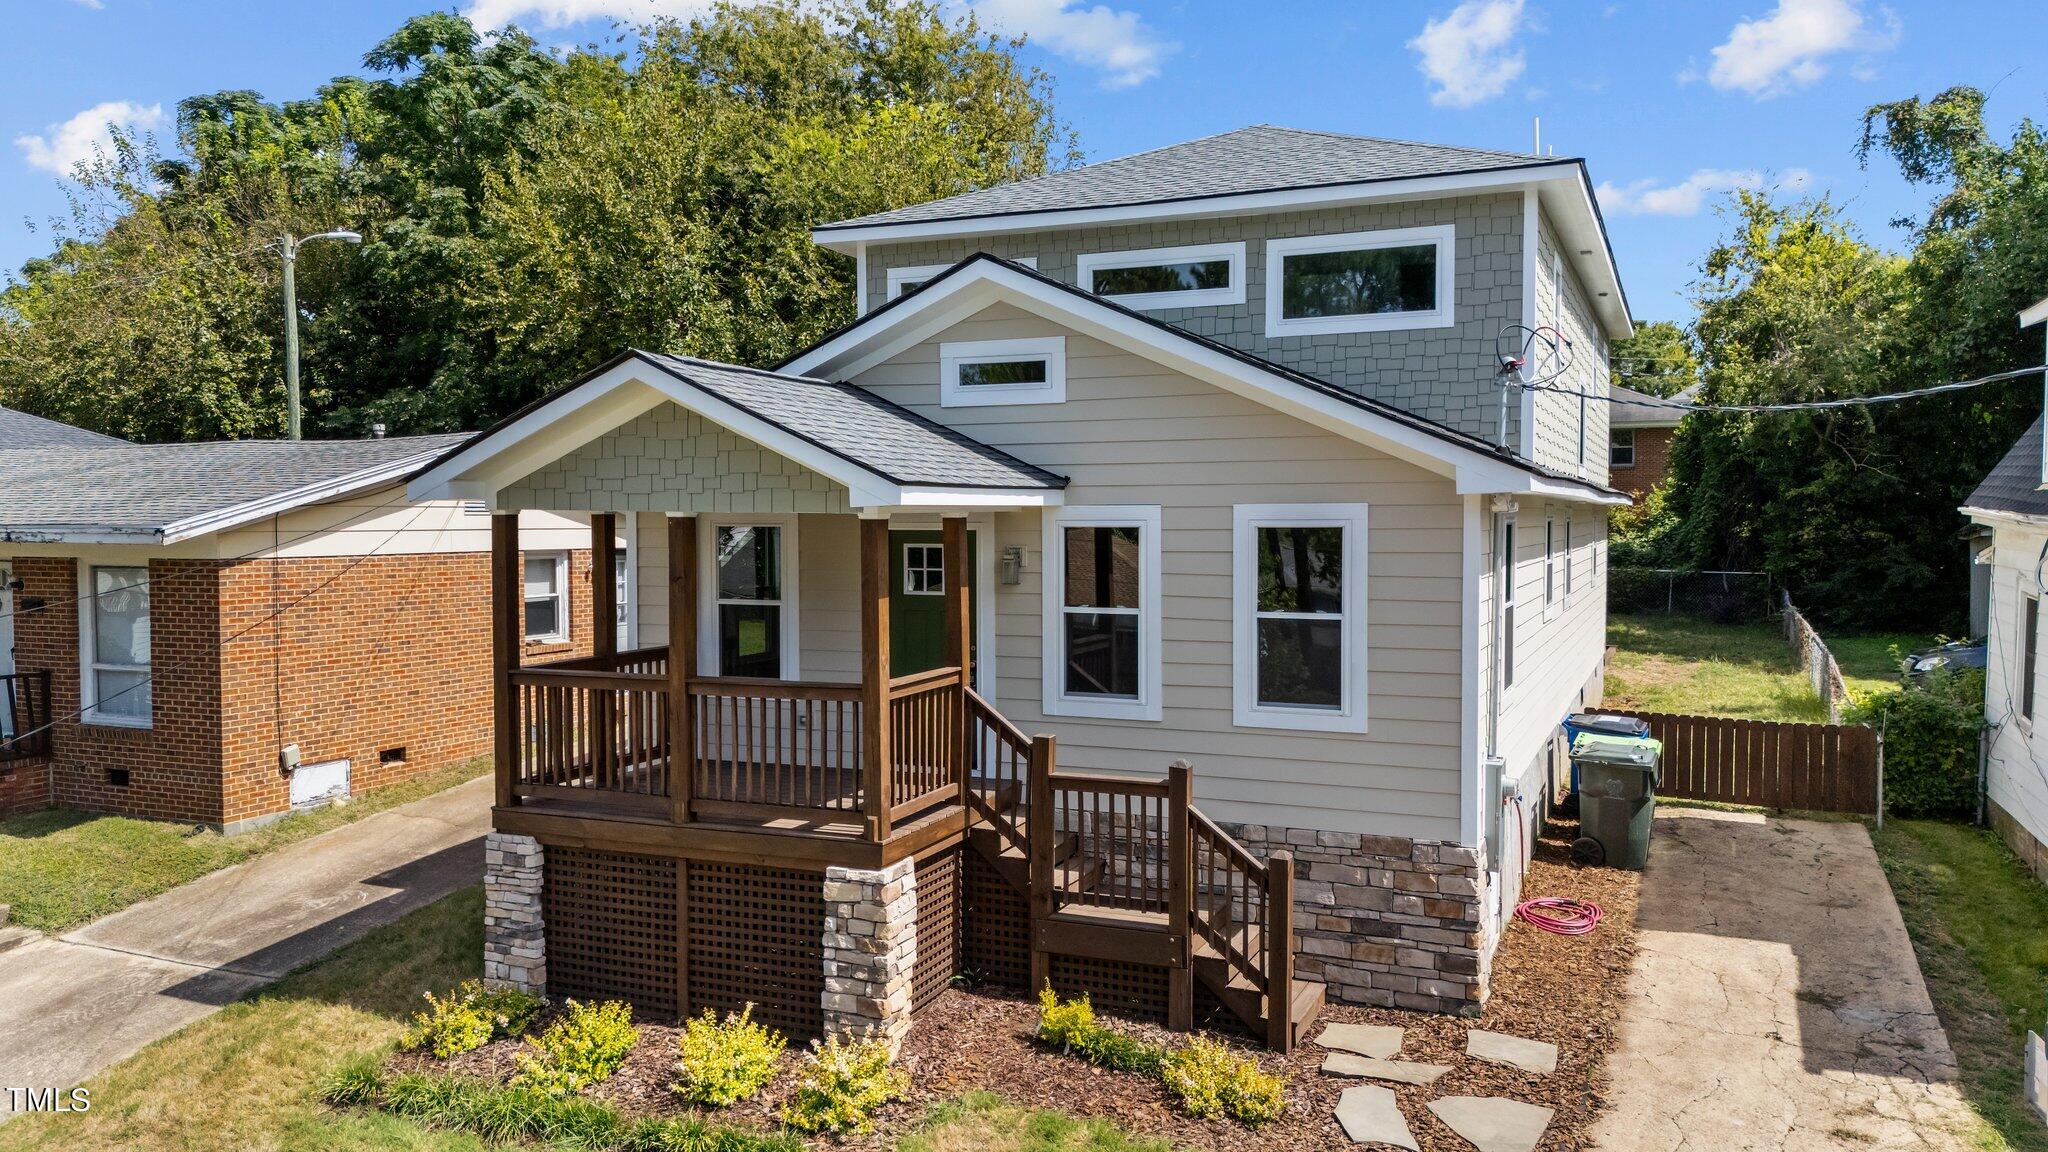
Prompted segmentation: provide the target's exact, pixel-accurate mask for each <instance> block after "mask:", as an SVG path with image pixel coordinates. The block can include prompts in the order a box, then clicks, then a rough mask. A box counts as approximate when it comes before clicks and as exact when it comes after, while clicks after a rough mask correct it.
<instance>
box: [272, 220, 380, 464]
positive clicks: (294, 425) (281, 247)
mask: <svg viewBox="0 0 2048 1152" xmlns="http://www.w3.org/2000/svg"><path fill="white" fill-rule="evenodd" d="M315 240H339V241H341V242H342V243H344V244H361V243H362V242H363V237H362V234H361V233H357V232H349V231H344V230H340V229H337V230H335V231H333V232H321V233H319V234H318V235H314V236H307V237H303V238H294V237H293V236H292V234H291V233H289V232H287V233H285V234H284V235H283V236H280V237H279V238H278V241H277V250H278V252H279V254H280V255H282V256H283V257H284V402H285V435H286V436H287V437H289V438H290V439H293V440H297V439H299V292H298V289H297V288H296V287H295V286H294V285H293V283H292V266H293V265H294V264H296V263H298V259H299V246H300V245H302V244H311V243H312V242H313V241H315Z"/></svg>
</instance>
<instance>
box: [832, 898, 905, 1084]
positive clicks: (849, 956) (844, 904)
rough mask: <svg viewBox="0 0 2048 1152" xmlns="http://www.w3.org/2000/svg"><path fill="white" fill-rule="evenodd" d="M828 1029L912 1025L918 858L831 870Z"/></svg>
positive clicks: (894, 1031)
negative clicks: (878, 866) (911, 1009)
mask: <svg viewBox="0 0 2048 1152" xmlns="http://www.w3.org/2000/svg"><path fill="white" fill-rule="evenodd" d="M824 945H825V994H824V1002H823V1006H824V1010H825V1035H827V1036H848V1035H864V1034H873V1035H879V1036H881V1037H883V1038H885V1039H887V1040H888V1042H889V1046H890V1048H891V1049H894V1048H895V1047H896V1046H897V1045H898V1044H900V1043H901V1042H902V1040H903V1036H904V1034H905V1033H906V1032H908V1031H910V1004H911V996H912V991H913V989H912V985H911V981H912V977H913V976H914V975H915V974H916V971H917V864H916V862H915V861H913V860H899V861H897V862H896V863H894V864H891V865H890V866H888V867H887V868H883V869H879V870H875V869H866V868H841V867H832V868H827V869H826V870H825V938H824Z"/></svg>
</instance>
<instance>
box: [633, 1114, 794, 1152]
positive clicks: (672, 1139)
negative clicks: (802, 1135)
mask: <svg viewBox="0 0 2048 1152" xmlns="http://www.w3.org/2000/svg"><path fill="white" fill-rule="evenodd" d="M803 1147H804V1142H803V1141H801V1140H799V1139H797V1138H796V1137H794V1136H791V1135H789V1134H788V1133H785V1132H778V1133H775V1134H773V1135H768V1134H765V1133H760V1132H749V1131H747V1130H745V1129H743V1128H728V1127H725V1126H724V1125H719V1124H706V1123H705V1122H704V1121H702V1120H699V1119H696V1118H695V1117H691V1116H682V1117H671V1118H669V1119H664V1120H656V1119H653V1118H651V1117H650V1118H648V1119H644V1120H640V1121H638V1122H637V1123H635V1124H634V1125H633V1126H632V1127H631V1128H628V1129H627V1130H626V1133H625V1135H624V1136H622V1137H621V1138H620V1140H619V1143H618V1148H619V1152H803Z"/></svg>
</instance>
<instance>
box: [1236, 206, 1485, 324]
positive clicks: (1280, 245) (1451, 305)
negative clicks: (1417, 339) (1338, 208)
mask: <svg viewBox="0 0 2048 1152" xmlns="http://www.w3.org/2000/svg"><path fill="white" fill-rule="evenodd" d="M1457 239H1458V237H1457V228H1456V226H1455V225H1451V224H1438V225H1432V226H1430V227H1427V228H1387V229H1382V230H1379V231H1373V232H1345V233H1342V234H1340V235H1335V236H1293V237H1289V238H1287V239H1284V240H1268V241H1267V242H1266V335H1267V336H1269V337H1274V336H1315V335H1321V334H1324V333H1330V332H1394V331H1401V330H1403V329H1409V328H1448V327H1450V326H1451V325H1452V324H1455V323H1456V322H1457V304H1456V299H1455V289H1456V286H1457V282H1458V276H1457V267H1456V265H1457V254H1458V243H1457ZM1424 243H1432V244H1435V245H1436V303H1437V306H1436V307H1435V308H1433V309H1431V310H1429V311H1427V312H1374V313H1369V314H1365V315H1359V316H1314V317H1302V318H1297V319H1293V320H1289V319H1287V318H1285V317H1283V316H1281V315H1280V304H1281V298H1282V295H1283V293H1282V291H1281V289H1282V287H1283V285H1282V284H1281V268H1282V265H1283V262H1284V261H1285V259H1286V258H1287V257H1289V256H1301V255H1305V254H1308V253H1315V252H1356V251H1363V250H1366V249H1371V248H1407V247H1412V246H1414V245H1417V244H1424Z"/></svg>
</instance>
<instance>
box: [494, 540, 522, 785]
mask: <svg viewBox="0 0 2048 1152" xmlns="http://www.w3.org/2000/svg"><path fill="white" fill-rule="evenodd" d="M519 581H520V574H519V514H518V513H517V512H497V513H493V514H492V515H491V729H492V734H493V736H494V738H495V742H494V743H493V745H492V759H493V760H495V761H496V763H495V765H494V766H493V773H494V775H495V776H496V777H497V784H498V789H497V804H498V807H500V808H509V807H511V806H512V803H513V796H512V783H513V780H514V778H515V777H516V775H517V773H518V760H519V701H518V698H517V697H516V696H515V695H514V691H515V690H514V688H513V686H512V673H513V671H514V670H515V669H517V668H518V667H519V615H520V610H521V597H520V594H519Z"/></svg>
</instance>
